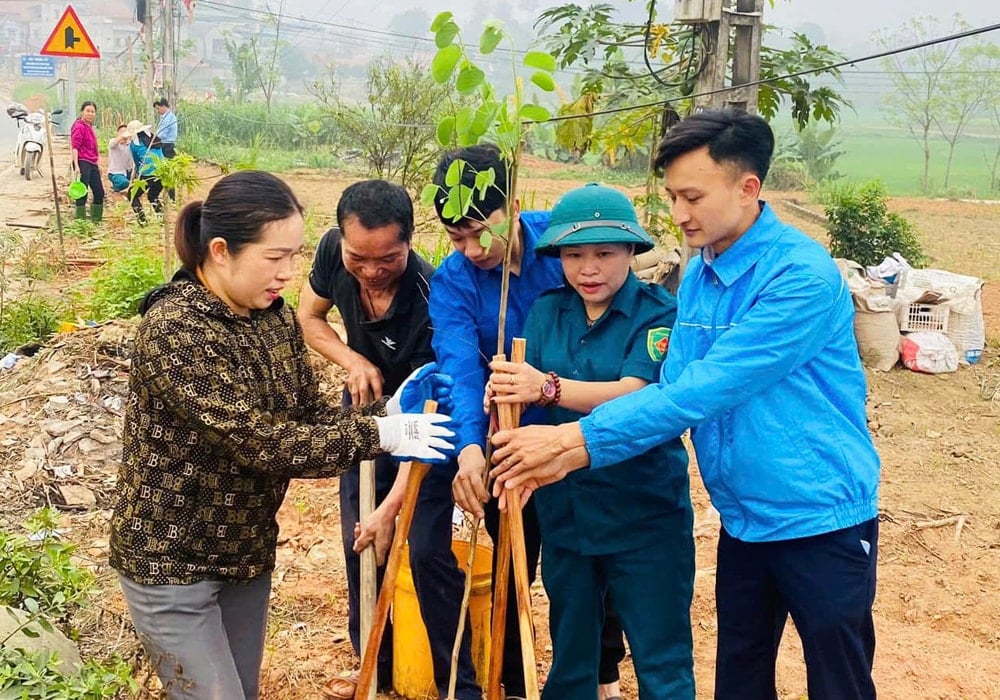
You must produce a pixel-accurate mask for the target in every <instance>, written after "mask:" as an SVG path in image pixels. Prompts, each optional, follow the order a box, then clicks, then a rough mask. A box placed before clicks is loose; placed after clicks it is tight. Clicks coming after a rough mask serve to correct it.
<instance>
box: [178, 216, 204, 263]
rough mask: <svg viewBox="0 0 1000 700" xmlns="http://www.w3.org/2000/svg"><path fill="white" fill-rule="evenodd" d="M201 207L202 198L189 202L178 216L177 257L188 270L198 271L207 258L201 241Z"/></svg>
mask: <svg viewBox="0 0 1000 700" xmlns="http://www.w3.org/2000/svg"><path fill="white" fill-rule="evenodd" d="M201 208H202V202H201V201H200V200H198V201H195V202H189V203H188V204H187V206H185V207H184V209H182V210H181V213H180V215H179V216H178V217H177V226H176V228H175V229H174V247H176V248H177V257H178V258H180V261H181V263H182V264H183V266H184V269H185V270H187V271H188V272H196V271H197V270H198V267H199V266H200V265H201V263H202V261H203V260H204V259H205V251H204V250H203V249H202V241H201Z"/></svg>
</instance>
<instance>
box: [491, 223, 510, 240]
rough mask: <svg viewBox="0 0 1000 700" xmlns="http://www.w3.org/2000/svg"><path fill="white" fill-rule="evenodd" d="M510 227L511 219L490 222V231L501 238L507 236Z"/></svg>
mask: <svg viewBox="0 0 1000 700" xmlns="http://www.w3.org/2000/svg"><path fill="white" fill-rule="evenodd" d="M508 229H510V219H504V220H503V221H500V222H498V223H495V224H490V232H491V233H493V235H494V236H499V237H500V238H504V237H506V235H507V231H508Z"/></svg>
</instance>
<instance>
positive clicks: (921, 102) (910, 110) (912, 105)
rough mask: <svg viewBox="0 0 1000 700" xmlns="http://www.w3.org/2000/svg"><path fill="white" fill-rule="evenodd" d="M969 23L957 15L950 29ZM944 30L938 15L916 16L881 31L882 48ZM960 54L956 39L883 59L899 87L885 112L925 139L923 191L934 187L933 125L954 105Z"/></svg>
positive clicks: (921, 140)
mask: <svg viewBox="0 0 1000 700" xmlns="http://www.w3.org/2000/svg"><path fill="white" fill-rule="evenodd" d="M968 28H969V25H968V23H966V22H965V21H964V20H962V19H961V17H959V16H958V15H955V17H954V18H953V20H952V26H951V29H950V33H954V32H958V31H962V30H965V29H968ZM944 33H948V32H945V31H942V30H941V28H940V25H939V23H938V20H936V19H935V18H933V17H915V18H913V19H911V20H909V21H908V22H906V23H905V24H903V25H902V26H901V27H900V28H899V29H897V30H896V32H894V33H893V34H885V33H882V34H878V35H876V41H877V42H878V43H879V44H880V45H881V46H882V47H883V48H886V49H892V48H898V47H900V46H906V45H910V44H917V43H920V42H923V41H926V40H928V39H931V38H933V37H936V36H940V35H941V34H944ZM959 60H960V54H959V44H958V42H954V41H951V42H947V43H944V44H935V45H933V46H925V47H923V48H920V49H915V50H913V51H907V52H904V53H900V54H896V55H895V56H889V57H887V58H885V59H883V66H884V67H885V69H886V71H888V72H889V74H890V75H891V76H892V84H893V88H894V89H893V90H892V91H891V92H889V93H888V94H887V95H886V98H885V106H886V113H887V115H888V117H889V119H890V121H891V122H892V123H894V124H896V125H897V126H900V127H902V128H904V129H906V130H907V131H908V132H909V133H910V136H912V137H913V139H914V140H916V141H917V142H918V143H919V144H920V148H921V150H922V151H923V155H924V171H923V178H922V181H921V189H922V190H923V191H924V192H929V191H930V189H931V181H930V167H931V131H932V129H934V128H935V124H936V123H937V121H938V120H940V119H941V117H940V116H939V115H940V114H941V113H942V112H943V111H944V110H946V109H947V110H950V109H951V108H950V107H949V106H948V105H947V104H946V102H947V100H948V99H949V92H951V89H950V87H949V81H950V80H951V79H952V78H951V77H950V75H949V74H950V73H951V72H952V71H954V70H955V69H956V68H958V64H959ZM956 138H957V137H956ZM949 160H950V159H949Z"/></svg>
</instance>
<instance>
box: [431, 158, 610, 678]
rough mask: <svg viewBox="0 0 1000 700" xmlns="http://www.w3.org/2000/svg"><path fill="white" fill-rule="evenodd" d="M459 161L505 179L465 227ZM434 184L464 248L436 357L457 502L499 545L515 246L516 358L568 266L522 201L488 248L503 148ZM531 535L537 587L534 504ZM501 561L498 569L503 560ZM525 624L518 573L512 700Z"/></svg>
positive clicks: (605, 666)
mask: <svg viewBox="0 0 1000 700" xmlns="http://www.w3.org/2000/svg"><path fill="white" fill-rule="evenodd" d="M456 160H461V161H463V162H464V164H465V165H464V166H463V168H462V178H461V181H462V184H464V185H466V186H467V187H469V188H472V187H473V186H474V184H475V180H476V174H477V173H480V172H485V171H487V170H489V169H490V168H492V169H493V172H494V174H495V176H496V181H495V186H493V187H490V188H489V189H488V191H487V193H486V195H485V197H483V198H480V197H479V195H478V194H477V195H476V196H475V198H474V202H473V205H474V209H472V210H470V213H469V215H468V216H466V217H465V218H463V219H461V220H459V221H454V220H452V219H449V218H448V217H446V216H445V215H444V213H443V212H444V203H445V198H444V189H445V177H446V174H447V172H448V168H449V167H450V166H451V164H452V163H453V162H455V161H456ZM434 183H435V184H437V185H438V186H439V188H441V190H440V192H439V194H438V196H437V197H435V200H434V206H435V209H436V210H437V213H438V218H440V220H441V223H442V224H443V225H444V227H445V230H446V231H447V232H448V236H449V237H450V239H451V243H452V245H453V246H454V248H455V252H453V253H452V254H451V255H449V256H448V257H447V258H446V259H445V260H444V262H443V263H441V266H440V267H439V268H438V270H437V272H435V274H434V277H432V278H431V298H430V316H431V324H432V325H433V329H434V339H433V344H434V353H435V355H436V357H437V361H438V366H439V367H440V368H441V372H444V373H446V374H449V375H451V376H452V377H453V378H454V380H455V386H454V389H453V392H452V395H453V398H454V401H455V408H454V411H453V413H452V421H453V423H452V425H453V427H454V429H455V430H456V435H457V440H458V442H457V444H456V446H457V448H458V450H459V454H458V459H457V473H455V475H454V481H453V484H452V494H453V496H454V498H455V503H457V504H458V505H459V506H460V507H461V508H462V509H463V510H465V511H466V512H468V513H471V514H473V515H475V516H476V517H480V518H484V519H485V522H486V529H487V531H488V532H489V533H490V537H492V538H493V541H494V542H496V541H497V537H498V534H499V530H500V515H499V510H498V508H497V501H496V499H490V497H489V494H488V493H487V491H486V482H485V478H486V456H485V445H486V434H487V429H488V427H489V426H488V418H487V416H486V415H485V414H484V413H483V391H484V389H485V386H486V379H487V376H488V374H489V362H490V360H492V358H493V355H494V354H496V351H497V335H498V329H499V310H500V283H501V279H502V270H503V261H504V254H505V251H506V245H507V243H506V241H509V244H510V246H511V248H512V249H511V275H510V287H509V293H508V297H507V321H506V326H505V332H504V352H505V353H506V354H507V355H508V356H509V355H510V348H511V341H512V339H513V338H514V337H515V336H517V335H519V334H520V333H521V331H522V330H523V329H524V322H525V319H526V318H527V316H528V311H529V310H530V309H531V306H532V304H534V303H535V300H536V299H537V298H538V297H539V296H540V295H541V294H542V292H544V291H546V290H549V289H552V288H554V287H558V286H560V285H562V280H563V277H562V267H561V265H560V263H559V260H557V259H555V258H549V257H541V256H538V255H536V254H535V250H534V248H535V244H536V243H537V242H538V239H539V237H540V236H541V235H542V233H543V232H544V231H545V229H546V227H547V226H548V224H549V214H548V212H543V211H525V212H522V211H521V210H520V205H519V203H518V202H515V206H514V218H513V220H512V221H510V225H509V227H508V229H507V232H506V233H505V234H503V235H494V236H493V237H492V242H491V245H490V246H489V247H488V248H484V247H483V246H482V245H481V244H480V243H481V236H482V234H483V233H484V232H485V231H487V230H488V228H489V226H491V225H495V224H500V223H502V222H504V221H505V220H506V218H507V174H506V169H505V166H504V161H503V159H502V158H501V155H500V151H499V149H498V148H497V147H496V146H493V145H487V144H483V145H478V146H472V147H469V148H464V149H460V150H455V151H450V152H448V153H446V154H445V155H444V156H443V157H442V158H441V160H440V161H439V163H438V167H437V170H436V172H435V174H434ZM545 421H546V417H545V414H544V411H542V409H540V408H538V407H534V408H529V409H528V410H527V411H525V413H524V414H523V415H522V417H521V422H522V424H525V423H532V422H545ZM484 504H485V506H486V507H485V508H484V507H483V506H484ZM449 536H450V535H449ZM524 539H525V547H526V550H527V555H528V576H529V578H530V579H531V580H532V581H534V579H535V571H536V569H537V567H538V555H539V551H540V547H541V539H540V534H539V530H538V517H537V514H536V512H535V506H534V504H533V503H531V502H529V503H528V504H527V505H526V506H525V508H524ZM493 563H494V568H495V566H496V558H495V556H494V562H493ZM495 579H496V577H495V576H494V580H495ZM517 625H518V615H517V597H516V593H515V591H514V577H513V575H511V576H510V588H509V590H508V594H507V629H506V635H505V638H504V642H505V643H504V659H503V673H502V682H503V686H504V690H505V693H506V696H507V697H508V698H517V697H523V696H524V694H525V689H524V667H523V664H522V651H521V639H520V635H519V634H518V630H517ZM610 626H611V627H613V628H614V629H611V630H608V629H606V630H605V634H603V635H602V642H601V644H602V648H603V658H602V661H601V669H602V670H601V681H602V686H604V687H603V689H602V691H601V692H602V693H605V694H607V691H610V692H611V695H617V692H616V691H615V690H614V689H615V688H616V687H617V679H618V668H617V665H618V662H619V661H620V660H621V659H622V658H624V655H625V652H624V646H623V645H622V642H621V631H620V629H619V628H618V623H617V620H613V621H612V622H611V623H610Z"/></svg>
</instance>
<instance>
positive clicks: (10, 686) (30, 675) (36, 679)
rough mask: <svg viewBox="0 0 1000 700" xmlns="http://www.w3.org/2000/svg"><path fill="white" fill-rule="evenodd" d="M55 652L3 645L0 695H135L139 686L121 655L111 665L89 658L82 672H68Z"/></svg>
mask: <svg viewBox="0 0 1000 700" xmlns="http://www.w3.org/2000/svg"><path fill="white" fill-rule="evenodd" d="M56 661H57V659H56V657H55V654H53V653H51V652H48V651H43V652H37V653H29V652H25V651H24V650H22V649H11V648H8V647H0V697H2V698H17V699H18V700H34V699H35V698H38V699H39V700H41V699H42V698H44V700H102V699H103V698H113V697H118V695H119V693H121V692H123V691H131V694H133V695H134V693H135V692H136V691H138V685H137V684H136V682H135V681H134V680H133V679H132V673H131V669H130V668H129V665H128V664H127V663H125V662H124V661H123V660H122V659H120V658H117V657H115V658H112V659H111V661H110V662H108V663H107V664H102V663H99V662H96V661H86V662H84V664H83V668H81V669H80V671H79V673H74V674H64V673H63V672H62V671H60V670H59V666H58V665H57V663H56Z"/></svg>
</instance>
